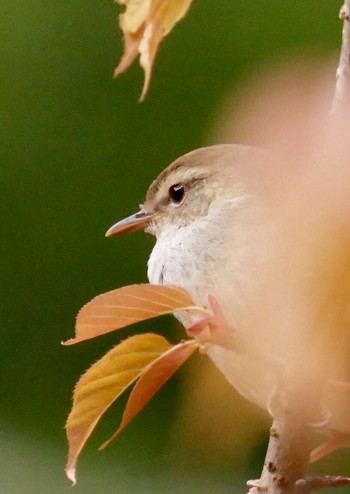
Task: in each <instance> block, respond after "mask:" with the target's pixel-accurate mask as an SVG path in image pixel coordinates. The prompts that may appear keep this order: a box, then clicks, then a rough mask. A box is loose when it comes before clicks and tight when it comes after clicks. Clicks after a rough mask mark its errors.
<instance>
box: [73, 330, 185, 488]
mask: <svg viewBox="0 0 350 494" xmlns="http://www.w3.org/2000/svg"><path fill="white" fill-rule="evenodd" d="M171 348H172V345H171V344H170V343H169V342H168V341H167V340H166V339H165V338H163V337H162V336H159V335H156V334H152V333H148V334H142V335H135V336H132V337H131V338H128V339H126V340H124V341H122V342H121V343H120V344H119V345H117V346H116V347H115V348H113V349H112V350H110V351H109V352H108V353H107V354H106V355H105V356H104V357H102V358H101V359H100V360H99V361H98V362H96V363H95V364H94V365H93V366H92V367H90V369H89V370H87V371H86V372H85V374H83V376H82V377H81V378H80V380H79V381H78V383H77V385H76V388H75V390H74V397H73V407H72V410H71V412H70V414H69V417H68V420H67V424H66V430H67V438H68V442H69V455H68V462H67V467H66V474H67V477H68V478H69V479H70V480H71V481H72V482H73V484H75V467H76V462H77V459H78V456H79V454H80V452H81V450H82V448H83V446H84V444H85V443H86V441H87V439H88V438H89V436H90V435H91V433H92V432H93V430H94V428H95V426H96V424H97V423H98V421H99V419H100V418H101V416H102V415H103V414H104V413H105V411H106V410H107V409H108V408H109V407H110V406H111V404H112V403H113V402H114V401H115V400H116V399H117V398H118V397H119V396H120V395H121V394H122V393H123V391H125V390H126V389H127V388H128V387H129V386H130V385H131V384H132V383H133V382H135V380H136V379H138V378H139V377H140V375H142V373H143V371H144V370H145V369H146V368H147V366H148V365H149V364H150V363H151V362H153V361H155V360H157V359H158V358H159V357H160V356H161V355H163V354H164V353H166V352H167V351H168V350H170V349H171ZM193 349H194V348H193ZM175 356H176V352H175ZM174 362H175V360H174ZM179 365H180V364H179ZM165 370H166V367H165ZM153 374H154V373H153ZM169 377H170V376H169ZM165 380H166V379H165ZM164 382H165V381H164ZM149 389H150V392H151V391H152V387H150V388H149ZM143 399H144V398H143ZM141 400H142V398H141V399H140V400H139V401H141ZM134 415H135V413H134Z"/></svg>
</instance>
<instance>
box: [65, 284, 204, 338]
mask: <svg viewBox="0 0 350 494" xmlns="http://www.w3.org/2000/svg"><path fill="white" fill-rule="evenodd" d="M194 308H195V307H194V302H193V300H192V298H191V297H190V295H189V294H188V293H187V292H186V290H184V289H183V288H180V287H174V286H165V285H148V284H142V285H129V286H125V287H122V288H119V289H117V290H112V291H110V292H107V293H103V294H102V295H98V296H97V297H95V298H93V299H92V300H91V302H89V303H88V304H86V305H85V306H84V307H83V308H82V309H81V310H80V312H79V314H78V316H77V321H76V327H75V338H72V339H70V340H68V341H66V342H64V343H63V344H64V345H72V344H74V343H78V342H80V341H84V340H88V339H90V338H94V337H95V336H100V335H102V334H105V333H109V332H111V331H114V330H116V329H120V328H124V327H126V326H129V325H131V324H134V323H136V322H140V321H145V320H146V319H151V318H153V317H158V316H161V315H164V314H171V313H172V312H174V311H176V310H190V309H194ZM196 310H197V311H200V310H203V311H204V309H200V308H199V307H198V308H197V307H196ZM204 312H205V311H204Z"/></svg>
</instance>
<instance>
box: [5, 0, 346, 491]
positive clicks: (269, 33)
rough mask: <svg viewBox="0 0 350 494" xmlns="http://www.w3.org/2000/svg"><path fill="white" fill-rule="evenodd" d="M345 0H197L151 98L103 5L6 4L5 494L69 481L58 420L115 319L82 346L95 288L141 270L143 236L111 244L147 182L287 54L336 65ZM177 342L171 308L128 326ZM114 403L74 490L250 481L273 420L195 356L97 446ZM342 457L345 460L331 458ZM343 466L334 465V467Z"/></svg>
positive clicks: (146, 241) (208, 486)
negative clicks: (80, 328)
mask: <svg viewBox="0 0 350 494" xmlns="http://www.w3.org/2000/svg"><path fill="white" fill-rule="evenodd" d="M340 3H341V2H337V1H333V2H330V1H329V0H308V2H302V1H296V0H288V1H285V2H281V1H280V0H269V2H266V1H265V0H250V1H249V2H247V1H243V0H235V1H232V2H231V1H226V2H215V1H213V0H197V1H194V4H193V6H192V8H191V10H190V12H189V14H188V16H187V18H186V19H185V20H183V21H182V22H181V23H180V24H179V25H178V26H177V27H176V28H175V31H174V32H173V33H172V34H171V35H170V36H169V38H167V39H166V40H165V42H164V43H163V45H162V46H161V49H160V52H159V56H158V59H157V62H156V66H155V70H154V74H153V81H152V84H151V89H150V92H149V95H148V96H147V98H146V101H145V103H143V104H138V103H137V99H138V96H139V94H140V91H141V86H142V78H143V74H142V72H141V70H140V68H139V67H138V66H137V64H136V65H135V66H134V67H132V68H131V70H129V72H128V73H126V74H124V75H122V76H121V77H120V78H119V79H118V80H117V81H115V80H113V78H112V74H113V69H114V67H115V66H116V64H117V62H118V60H119V58H120V56H121V48H122V43H121V35H120V33H119V32H118V29H117V22H116V17H117V13H118V11H119V10H120V9H119V8H118V7H117V6H116V5H114V4H113V2H112V1H107V0H99V1H89V2H83V1H82V0H75V1H73V2H56V3H53V2H51V3H48V2H45V1H44V0H35V1H34V0H29V1H28V0H26V1H23V0H18V1H15V2H14V1H13V0H0V4H1V7H2V8H1V12H2V29H1V31H2V42H1V48H0V50H1V60H0V64H1V69H2V70H1V73H2V77H1V81H0V85H1V93H0V94H1V96H0V97H1V111H0V119H1V134H2V135H1V147H0V149H1V169H0V191H1V215H0V224H1V250H2V256H1V276H0V280H1V287H0V290H1V291H0V295H1V304H0V307H1V311H2V315H1V321H2V325H1V348H2V358H1V374H0V380H1V388H0V396H1V409H0V410H1V411H0V465H1V466H0V492H1V493H3V494H8V493H9V494H28V493H29V494H30V493H35V494H41V493H44V492H45V493H46V492H48V491H49V492H51V493H63V494H64V493H66V492H67V493H68V492H70V489H71V487H70V485H69V483H68V481H67V480H66V479H65V477H64V473H63V469H64V465H65V460H66V441H65V433H64V422H65V418H66V416H67V414H68V412H69V409H70V405H71V393H72V389H73V386H74V383H75V381H76V380H77V379H78V377H79V375H80V374H81V373H82V372H83V371H84V370H85V369H86V368H87V367H88V366H89V365H90V364H91V363H92V362H94V361H96V360H97V359H98V358H99V357H100V356H102V355H103V353H104V352H105V351H107V350H108V349H109V348H110V347H111V346H112V345H113V344H115V343H116V342H117V341H118V340H119V339H120V338H121V337H122V338H123V337H125V336H126V335H128V334H130V331H129V332H128V331H123V332H122V333H119V334H112V335H108V336H105V337H102V338H100V339H98V340H96V341H90V342H86V343H84V344H81V345H77V346H75V347H69V348H64V347H61V345H60V342H61V341H62V340H65V339H67V338H69V337H71V336H72V333H73V328H74V319H75V314H76V313H77V311H78V309H79V308H80V307H81V306H82V305H83V304H84V303H85V302H87V301H88V300H89V299H91V298H92V297H93V296H95V295H97V294H99V293H102V292H105V291H107V290H110V289H113V288H117V287H120V286H122V285H125V284H131V283H135V282H142V281H145V280H146V261H147V258H148V254H149V251H150V248H151V245H152V239H150V238H147V236H146V235H143V234H137V236H136V235H135V236H127V237H125V238H120V239H105V238H104V233H105V231H106V229H107V228H108V227H109V226H110V225H111V224H112V223H113V222H114V221H116V220H117V219H120V218H122V217H124V216H126V215H128V214H131V213H132V212H134V211H135V210H136V208H137V205H138V204H139V202H141V201H142V199H143V196H144V193H145V190H146V188H147V186H148V184H149V182H150V181H151V180H152V179H153V178H154V177H155V176H156V175H157V174H158V173H159V171H161V170H162V169H163V167H164V166H165V165H167V164H168V163H170V162H171V161H172V160H173V159H175V158H176V157H178V156H179V155H181V154H183V153H184V152H186V151H189V150H191V149H194V148H196V147H199V146H201V145H204V144H208V143H213V142H214V141H215V142H216V141H217V139H218V137H217V136H218V135H220V132H218V131H217V129H218V126H219V127H220V122H218V119H220V115H221V112H222V111H223V107H224V104H225V101H226V100H227V99H230V98H231V97H234V98H235V97H236V98H237V97H238V96H237V95H239V96H241V95H244V92H245V89H244V88H245V87H246V85H247V86H249V84H250V83H252V82H254V81H255V80H257V79H258V78H259V75H260V74H261V73H262V72H264V71H266V69H269V68H270V67H271V68H273V67H276V66H278V65H279V64H280V63H285V62H286V61H289V60H299V59H304V60H305V59H306V58H308V57H311V59H312V58H314V57H315V58H319V59H323V58H324V59H327V60H330V61H331V62H330V63H331V64H332V63H333V64H334V70H335V68H336V65H337V60H338V53H339V46H340V32H341V25H340V22H339V21H338V19H337V14H338V9H339V7H340ZM145 330H147V331H156V332H159V333H162V334H164V335H166V336H167V337H168V338H169V339H170V340H172V341H176V340H178V339H179V338H181V336H182V332H181V329H180V328H178V327H177V326H176V324H175V323H174V321H172V320H171V318H168V319H166V318H164V319H161V320H159V321H155V322H152V323H148V324H143V325H140V326H139V327H136V328H133V329H132V331H131V332H135V331H145ZM121 410H122V407H121V404H119V405H117V406H116V407H114V408H113V409H112V410H111V411H110V412H108V414H107V415H106V418H105V419H104V420H103V421H102V424H101V425H100V426H99V427H98V429H97V431H96V434H95V435H94V437H93V438H92V439H91V440H90V441H89V443H88V445H87V448H86V450H85V451H84V452H83V454H82V457H81V460H80V463H79V468H78V485H77V487H75V490H76V492H78V493H80V492H81V493H84V494H90V493H96V492H101V493H102V492H103V493H104V494H107V493H112V492H113V493H114V492H118V493H121V494H124V493H131V494H134V493H135V494H137V493H146V494H147V493H158V492H159V493H160V492H164V491H166V492H169V493H174V494H175V493H181V494H182V493H187V492H191V493H196V492H198V493H199V492H200V493H207V492H208V493H209V492H210V493H211V494H214V493H225V492H227V493H228V492H244V480H245V479H247V478H256V477H258V476H259V472H260V468H261V464H262V459H263V453H264V448H265V446H266V439H267V430H268V420H267V418H266V417H265V415H264V414H263V413H262V412H260V411H259V410H257V409H256V408H255V407H254V406H253V405H250V404H247V403H245V402H244V400H242V399H241V398H240V397H239V396H238V395H237V394H236V393H235V391H233V390H232V389H231V388H230V387H229V386H228V384H226V383H225V381H224V379H223V378H222V377H221V376H219V374H218V373H217V371H216V370H215V369H213V367H212V366H211V365H210V363H208V362H207V361H206V359H205V357H201V356H195V357H194V358H193V359H192V360H191V361H190V362H188V363H187V364H186V365H185V367H184V368H183V369H182V370H181V371H180V372H179V374H178V375H177V376H175V378H173V379H172V381H171V382H170V383H168V385H167V386H166V387H165V388H164V389H163V390H162V391H161V392H160V393H159V395H158V396H157V397H156V398H155V399H154V400H153V401H152V402H151V404H150V405H149V406H148V407H147V408H146V409H145V410H144V412H143V413H142V414H141V415H140V416H139V417H138V418H137V419H136V420H135V422H134V423H133V424H132V425H130V426H129V427H128V428H127V429H126V431H125V432H124V433H123V434H122V435H121V436H120V438H119V439H118V441H117V442H115V443H113V444H112V445H111V446H110V447H109V448H108V449H107V450H105V451H104V452H103V453H99V452H98V451H97V447H98V445H99V444H100V443H101V442H102V441H103V440H104V439H106V437H108V435H109V434H110V433H112V432H113V431H114V430H115V428H116V427H117V425H118V420H119V418H120V414H121ZM338 459H339V462H338V465H339V464H342V462H343V463H344V465H345V460H344V459H343V457H342V456H338ZM342 473H344V471H342Z"/></svg>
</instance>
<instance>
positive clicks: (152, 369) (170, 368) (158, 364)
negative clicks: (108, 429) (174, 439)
mask: <svg viewBox="0 0 350 494" xmlns="http://www.w3.org/2000/svg"><path fill="white" fill-rule="evenodd" d="M198 346H199V344H198V343H197V342H196V341H195V340H187V341H181V342H180V343H178V344H177V345H175V346H173V347H172V348H170V349H169V350H168V351H167V352H165V353H163V354H162V355H161V356H160V357H158V358H157V359H156V360H154V361H153V362H151V363H150V364H149V365H148V366H147V367H146V368H145V369H144V370H143V372H142V374H141V376H140V378H139V380H138V381H137V383H136V384H135V386H134V389H133V390H132V392H131V394H130V397H129V399H128V402H127V405H126V407H125V410H124V414H123V418H122V421H121V424H120V426H119V427H118V429H117V431H116V432H115V433H114V434H113V436H112V437H111V438H110V439H108V441H106V442H105V443H103V444H102V446H101V448H100V449H103V448H105V447H106V446H107V445H108V444H109V443H110V442H111V441H113V439H115V438H116V437H117V436H118V435H119V434H120V433H121V432H122V431H123V430H124V429H125V427H126V426H127V425H128V424H129V423H130V422H131V421H132V419H133V418H134V417H135V416H136V415H137V414H138V413H139V412H140V411H141V410H142V408H143V407H144V406H145V405H146V404H147V403H148V402H149V400H150V399H151V398H152V397H153V396H154V395H155V394H156V392H157V391H158V390H159V389H160V388H161V387H162V386H163V385H164V384H165V383H166V382H167V381H168V379H170V377H171V376H172V375H173V374H174V373H175V372H176V371H177V369H178V368H179V367H180V366H181V365H182V364H183V363H184V362H185V360H187V359H188V358H189V357H190V356H191V355H192V353H193V352H194V351H195V350H196V349H197V348H198Z"/></svg>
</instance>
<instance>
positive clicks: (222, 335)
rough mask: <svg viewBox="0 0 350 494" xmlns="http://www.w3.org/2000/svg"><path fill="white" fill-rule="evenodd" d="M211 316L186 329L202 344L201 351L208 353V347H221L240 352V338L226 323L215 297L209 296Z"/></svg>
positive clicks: (189, 334)
mask: <svg viewBox="0 0 350 494" xmlns="http://www.w3.org/2000/svg"><path fill="white" fill-rule="evenodd" d="M208 301H209V306H210V309H211V315H208V316H205V317H202V318H201V319H199V320H198V321H196V322H194V323H193V324H191V326H190V327H188V328H187V329H186V332H187V334H188V336H190V337H191V338H196V339H197V340H198V341H199V343H200V351H201V352H203V353H206V351H207V347H208V345H219V346H222V347H224V348H227V349H228V350H232V351H239V346H240V345H239V341H238V337H237V335H236V333H235V331H234V329H232V327H231V326H230V325H229V324H228V322H227V321H226V318H225V315H224V312H223V310H222V308H221V306H220V304H219V302H218V300H217V298H216V297H214V296H213V295H209V296H208Z"/></svg>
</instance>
